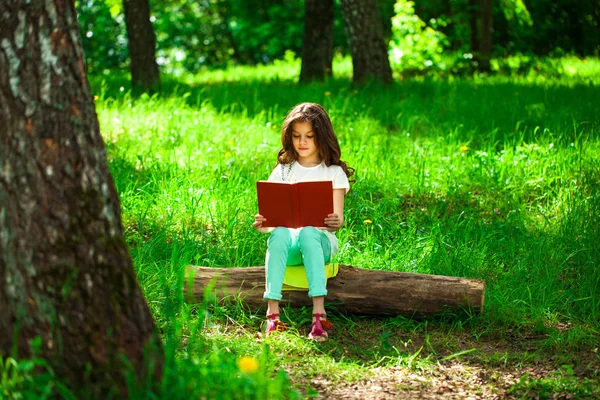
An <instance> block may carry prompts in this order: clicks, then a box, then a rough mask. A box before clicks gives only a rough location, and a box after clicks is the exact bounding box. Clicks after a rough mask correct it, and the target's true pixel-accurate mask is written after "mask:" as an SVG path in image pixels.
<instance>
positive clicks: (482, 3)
mask: <svg viewBox="0 0 600 400" xmlns="http://www.w3.org/2000/svg"><path fill="white" fill-rule="evenodd" d="M492 11H493V6H492V0H479V20H480V25H479V49H478V50H479V51H478V52H477V53H475V54H476V56H477V62H478V63H479V69H481V70H482V71H489V70H490V60H491V59H492V30H493V12H492Z"/></svg>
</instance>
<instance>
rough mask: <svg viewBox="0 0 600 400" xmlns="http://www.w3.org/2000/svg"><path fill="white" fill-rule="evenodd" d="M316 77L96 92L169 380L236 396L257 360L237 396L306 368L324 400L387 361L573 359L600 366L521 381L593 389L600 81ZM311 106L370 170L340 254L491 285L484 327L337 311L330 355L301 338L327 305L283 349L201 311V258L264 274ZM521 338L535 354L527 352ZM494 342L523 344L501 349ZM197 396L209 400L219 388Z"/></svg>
mask: <svg viewBox="0 0 600 400" xmlns="http://www.w3.org/2000/svg"><path fill="white" fill-rule="evenodd" d="M296 69H297V65H296V64H291V65H286V64H285V63H280V64H279V65H278V66H277V67H276V68H264V69H263V70H262V71H259V72H256V71H254V70H248V69H243V68H241V69H240V68H236V69H235V70H230V71H228V72H226V73H207V74H206V75H204V76H200V77H194V78H193V79H190V78H187V79H168V78H167V79H165V83H164V88H163V89H164V90H163V92H162V93H161V94H160V95H156V96H154V97H148V96H142V97H139V98H133V97H131V96H130V95H129V94H128V91H127V90H126V89H125V88H126V87H127V86H126V85H124V84H122V83H121V82H120V81H119V78H118V77H116V78H114V80H111V81H105V82H103V83H98V82H97V83H94V85H93V86H94V88H95V89H94V90H95V92H96V93H98V96H99V98H98V100H97V110H98V114H99V119H100V124H101V129H102V132H103V135H104V138H105V140H106V142H107V149H108V157H109V166H110V168H111V172H112V174H113V176H114V179H115V183H116V186H117V190H118V192H119V196H120V199H121V206H122V210H123V223H124V226H125V232H126V239H127V241H128V243H129V245H130V250H131V254H132V257H133V259H134V265H135V268H136V271H137V273H138V277H139V279H140V282H141V285H142V288H143V290H144V293H145V295H146V298H147V299H148V303H149V305H150V308H151V310H152V314H153V316H154V317H155V320H156V321H157V324H158V326H159V328H160V329H161V332H162V334H163V337H164V338H165V341H166V343H167V346H168V348H170V349H172V350H171V353H170V355H169V360H170V361H169V362H170V363H171V364H169V368H168V374H171V373H172V375H167V376H170V378H167V380H166V382H169V385H170V386H169V387H175V388H178V389H173V391H172V392H168V393H171V395H172V396H175V397H176V394H177V393H182V392H184V391H185V390H190V389H184V386H185V384H184V382H185V381H186V379H188V378H189V380H193V378H192V376H193V375H194V374H195V373H196V372H197V369H198V368H203V370H202V371H204V372H202V374H204V375H202V379H206V380H212V379H214V380H215V382H216V383H215V385H217V386H215V387H218V385H219V383H218V382H221V383H222V384H225V381H220V380H219V379H220V378H219V377H217V376H216V375H215V374H217V373H216V372H215V371H218V370H220V369H224V370H225V371H228V372H227V373H226V374H225V376H224V378H223V379H225V380H227V379H238V378H240V377H239V375H238V374H239V371H237V369H236V366H235V360H237V359H239V357H241V356H242V355H244V354H250V355H252V356H253V357H255V358H256V359H257V360H261V361H260V364H261V366H262V367H261V368H263V369H262V370H261V372H260V373H259V374H258V375H256V376H253V377H250V378H248V379H249V380H247V381H245V382H246V383H240V382H238V381H236V382H237V383H236V385H237V384H238V383H239V385H240V386H235V385H234V389H233V391H232V392H231V393H236V392H235V391H238V392H239V393H246V392H244V391H245V390H246V389H244V388H246V387H251V388H253V389H252V390H256V388H260V390H259V391H261V390H262V392H260V393H267V392H269V391H272V390H275V389H274V388H284V389H283V392H282V393H284V394H283V396H287V395H289V396H293V395H294V394H293V390H292V389H290V388H289V387H288V386H286V385H287V383H286V379H287V376H290V379H292V381H293V382H294V385H296V387H298V388H299V389H300V390H301V391H302V392H303V393H304V395H306V396H310V395H314V394H315V393H314V390H315V389H311V388H316V389H317V390H322V389H323V388H322V387H320V386H318V385H316V384H315V383H314V382H313V380H314V379H315V378H317V377H321V378H323V379H326V380H327V381H328V382H329V384H330V385H341V386H343V385H346V384H350V383H352V382H357V381H360V380H362V379H364V378H365V374H368V371H371V369H372V368H375V367H384V368H392V367H394V368H395V367H401V368H407V369H409V370H416V371H421V372H423V371H425V370H426V369H435V368H437V367H436V366H438V365H445V364H444V363H452V362H456V361H457V360H466V361H469V360H470V362H473V363H475V364H477V365H481V366H484V367H491V368H499V367H500V366H502V365H504V367H505V368H513V369H515V368H519V367H521V366H527V365H532V364H535V363H536V362H539V360H540V359H542V358H544V357H547V356H548V354H550V353H552V352H554V353H556V352H560V354H561V358H560V363H562V364H565V365H574V366H575V367H577V365H579V364H578V362H579V361H578V360H579V359H585V360H588V361H589V362H591V365H592V366H591V367H589V368H587V369H588V370H590V371H595V372H589V371H588V372H581V373H580V372H577V374H575V375H573V374H571V375H569V376H567V377H565V376H562V375H561V376H562V377H558V378H557V377H552V376H549V375H547V374H546V375H545V376H544V377H536V378H532V379H529V380H528V379H524V380H522V381H519V382H518V383H515V384H514V385H513V386H510V385H509V386H505V387H504V389H506V387H514V390H513V392H511V393H512V394H513V395H526V394H527V393H529V391H531V390H537V389H536V388H540V387H541V388H542V389H543V390H546V391H547V392H548V393H559V392H561V390H566V391H567V392H568V393H575V394H576V393H580V394H581V393H583V394H586V393H587V394H589V391H587V390H588V389H587V385H588V383H587V381H586V380H585V379H591V380H595V382H598V363H599V361H598V357H597V356H596V358H594V354H597V353H593V351H592V350H593V349H594V344H595V343H597V341H598V339H599V333H598V332H600V325H599V322H598V321H600V301H599V300H600V299H599V298H598V296H599V292H598V287H600V272H598V271H599V269H598V260H600V241H598V238H600V213H599V212H598V210H600V190H599V189H600V188H599V185H600V183H599V182H600V168H599V167H598V162H597V160H598V154H599V150H600V135H599V132H600V131H599V129H600V111H599V110H600V107H599V106H600V104H599V100H598V99H600V93H599V92H600V89H599V87H598V84H597V83H595V82H593V81H591V80H589V81H587V80H586V79H587V78H585V79H576V78H574V77H564V78H552V79H550V78H544V77H539V76H538V77H536V76H529V77H525V78H514V79H507V78H504V77H496V78H491V77H490V78H486V77H475V78H473V79H465V80H463V79H455V80H446V81H424V80H419V79H415V80H406V81H401V82H397V83H395V84H394V85H392V86H390V87H383V86H379V85H376V84H370V85H367V86H365V87H352V86H351V85H349V83H348V81H347V80H345V79H332V80H330V81H328V82H326V83H325V84H311V85H307V86H298V85H297V84H296V83H295V77H296V76H297V74H296V72H297V71H296ZM120 86H123V87H124V90H123V91H122V92H121V91H120V90H119V87H120ZM301 101H315V102H319V103H321V104H323V105H324V106H325V108H326V109H327V110H328V111H329V112H330V115H331V117H332V119H333V122H334V126H335V128H336V132H337V134H338V137H339V139H340V143H341V146H342V151H343V158H344V160H346V161H348V162H349V164H350V165H351V166H353V167H355V168H356V170H357V175H356V178H357V179H356V183H355V184H354V185H353V188H352V191H351V192H350V193H349V194H348V196H347V198H346V202H347V207H346V210H347V212H346V225H345V227H344V228H343V229H342V230H341V231H340V232H339V233H338V237H339V239H340V249H341V251H340V253H339V254H338V256H337V261H339V262H341V263H344V264H351V265H356V266H360V267H362V268H368V269H385V270H392V271H408V272H419V273H433V274H441V275H450V276H464V277H471V278H478V279H484V280H486V282H487V292H486V311H485V313H484V314H483V315H481V316H476V315H469V314H468V313H467V315H462V316H459V315H454V314H452V315H447V316H439V317H436V318H433V319H425V320H418V321H417V320H412V319H409V318H404V317H395V318H388V319H383V320H379V319H361V318H355V317H347V316H343V315H340V314H339V313H335V312H333V313H332V318H333V319H334V320H335V322H336V324H337V325H338V327H339V328H338V330H337V332H338V334H336V339H335V340H334V341H331V342H329V343H326V344H324V345H323V346H317V345H315V344H314V343H307V342H306V341H304V340H303V339H301V336H302V334H303V333H304V332H303V330H304V329H305V327H306V324H307V323H308V321H309V320H310V315H309V314H310V311H309V310H303V309H302V310H286V312H287V313H288V315H289V317H290V320H291V321H292V322H293V327H294V329H295V331H294V330H293V332H292V333H290V334H286V335H285V336H284V338H283V340H278V341H267V342H266V343H267V344H266V345H265V344H264V343H263V342H262V341H256V340H255V338H254V337H253V333H254V332H256V331H258V330H259V329H260V324H261V322H262V317H260V316H259V314H256V312H257V310H248V309H247V308H245V307H244V306H243V305H242V304H241V303H238V304H234V305H232V306H229V307H225V308H224V307H214V308H210V309H205V308H203V307H196V306H190V305H186V304H185V303H184V301H183V295H182V286H183V271H184V268H185V266H187V265H190V264H195V265H208V266H249V265H262V264H263V263H264V253H265V250H266V240H265V239H266V237H265V236H264V235H262V234H260V233H258V232H256V231H254V230H253V228H252V227H251V222H252V219H253V218H252V216H253V214H254V213H255V212H256V195H255V181H256V180H259V179H264V178H265V177H266V176H268V174H269V173H270V171H271V170H272V168H273V167H274V166H275V155H276V153H277V150H278V149H279V135H280V128H281V121H282V119H283V117H284V116H285V113H286V112H287V110H288V109H289V108H291V107H292V106H293V105H294V104H296V103H298V102H301ZM565 327H568V329H566V328H565ZM294 332H296V333H294ZM520 341H522V342H524V343H526V344H525V346H530V347H518V346H515V345H514V343H518V342H520ZM493 342H496V343H498V342H500V343H504V344H503V345H501V346H500V348H498V349H496V350H494V351H490V352H486V351H484V349H486V348H487V347H486V346H491V344H492V343H493ZM582 354H583V355H585V356H583V357H582ZM466 361H465V362H466ZM520 363H521V364H522V365H521V364H520ZM562 364H561V365H562ZM552 366H557V364H556V365H555V364H552ZM558 366H559V367H560V365H558ZM576 369H577V368H576ZM584 369H585V368H584ZM284 371H286V372H284ZM578 371H579V370H578ZM179 375H181V376H183V377H184V378H181V379H180V380H176V376H179ZM540 376H542V375H540ZM577 377H579V378H581V379H582V380H581V381H578V380H577V379H579V378H577ZM267 378H273V379H275V381H276V382H277V383H276V385H275V386H269V383H268V381H267V380H265V379H267ZM563 378H564V379H563ZM170 379H175V380H176V381H177V382H180V384H181V385H182V386H177V385H174V384H171V383H172V382H174V381H171V380H170ZM177 379H179V378H177ZM240 379H241V380H244V379H245V378H240ZM545 379H546V380H545ZM547 379H550V380H547ZM552 379H553V380H552ZM573 382H575V383H576V385H575V387H573V386H570V385H571V383H573ZM577 382H580V383H581V385H579V386H578V384H577ZM196 385H197V386H193V385H192V386H193V389H191V390H192V391H193V390H196V391H195V392H193V393H208V392H207V390H208V391H210V390H213V389H211V387H208V386H202V384H200V383H197V384H196ZM244 385H246V386H244ZM248 385H249V386H248ZM277 385H279V386H277ZM507 385H508V384H507ZM511 385H512V384H511ZM203 390H204V391H203ZM165 393H167V392H165ZM228 393H229V392H228ZM269 393H270V392H269ZM311 393H312V394H311ZM231 396H234V395H233V394H231Z"/></svg>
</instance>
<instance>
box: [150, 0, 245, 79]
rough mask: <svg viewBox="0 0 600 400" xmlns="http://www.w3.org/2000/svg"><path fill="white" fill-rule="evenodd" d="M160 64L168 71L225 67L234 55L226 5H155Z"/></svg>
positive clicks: (173, 1)
mask: <svg viewBox="0 0 600 400" xmlns="http://www.w3.org/2000/svg"><path fill="white" fill-rule="evenodd" d="M150 3H151V10H152V21H153V26H154V30H155V32H156V36H157V60H158V63H159V64H160V65H162V66H164V68H165V69H166V70H167V71H177V70H178V69H181V68H183V69H184V70H187V71H197V70H198V69H200V68H201V67H205V66H216V67H222V66H225V65H226V64H227V63H228V62H229V60H230V59H231V58H232V55H233V51H234V50H233V48H232V43H231V37H230V36H229V35H228V24H227V16H226V15H225V14H224V13H225V12H226V11H227V10H226V8H225V7H226V3H227V2H226V1H197V2H189V1H181V0H169V1H151V2H150Z"/></svg>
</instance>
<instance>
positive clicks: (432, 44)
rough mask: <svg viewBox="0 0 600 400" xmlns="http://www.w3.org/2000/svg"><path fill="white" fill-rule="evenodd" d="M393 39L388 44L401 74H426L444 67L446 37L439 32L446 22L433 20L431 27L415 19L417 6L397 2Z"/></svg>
mask: <svg viewBox="0 0 600 400" xmlns="http://www.w3.org/2000/svg"><path fill="white" fill-rule="evenodd" d="M394 11H395V15H394V17H393V18H392V39H391V41H390V44H389V52H390V64H391V66H392V68H394V69H395V70H398V71H411V70H416V71H423V70H425V69H427V68H430V67H432V66H433V67H434V68H435V67H438V68H439V67H440V66H442V67H443V58H442V53H443V51H444V46H446V45H447V39H446V36H445V35H444V34H443V33H441V32H440V31H439V30H437V29H436V28H438V27H440V26H443V25H444V22H443V21H439V20H434V19H432V20H431V21H430V24H431V25H430V26H428V25H427V24H426V23H425V22H423V21H422V20H421V19H420V18H419V17H418V16H417V15H415V10H414V2H412V1H409V0H398V1H396V4H395V5H394Z"/></svg>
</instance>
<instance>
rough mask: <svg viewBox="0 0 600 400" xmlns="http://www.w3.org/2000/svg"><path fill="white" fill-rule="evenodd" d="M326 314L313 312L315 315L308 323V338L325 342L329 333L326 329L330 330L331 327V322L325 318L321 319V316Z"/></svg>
mask: <svg viewBox="0 0 600 400" xmlns="http://www.w3.org/2000/svg"><path fill="white" fill-rule="evenodd" d="M326 316H327V314H319V313H316V314H313V317H315V320H314V322H313V323H312V324H311V325H310V333H309V334H308V338H309V339H310V340H314V341H316V342H325V341H326V340H327V338H328V337H329V335H328V334H327V331H330V330H331V328H333V324H332V323H331V322H329V321H327V320H324V319H323V320H322V319H321V317H326Z"/></svg>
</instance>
